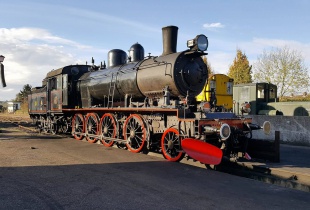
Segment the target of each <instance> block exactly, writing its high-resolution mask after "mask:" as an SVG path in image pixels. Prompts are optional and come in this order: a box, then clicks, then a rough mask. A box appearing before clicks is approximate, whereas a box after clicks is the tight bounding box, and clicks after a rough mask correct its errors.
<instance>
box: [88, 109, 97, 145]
mask: <svg viewBox="0 0 310 210" xmlns="http://www.w3.org/2000/svg"><path fill="white" fill-rule="evenodd" d="M87 134H92V135H97V134H98V116H97V114H95V113H89V114H87V116H86V139H87V141H88V142H89V143H95V142H96V141H97V140H98V138H96V137H91V136H88V135H87Z"/></svg>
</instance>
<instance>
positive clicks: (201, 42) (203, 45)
mask: <svg viewBox="0 0 310 210" xmlns="http://www.w3.org/2000/svg"><path fill="white" fill-rule="evenodd" d="M197 37H198V38H197V46H198V50H200V51H205V50H207V49H208V38H207V37H206V36H205V35H198V36H197Z"/></svg>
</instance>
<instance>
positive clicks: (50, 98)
mask: <svg viewBox="0 0 310 210" xmlns="http://www.w3.org/2000/svg"><path fill="white" fill-rule="evenodd" d="M162 32H163V53H162V55H160V56H150V55H149V56H146V57H145V55H144V48H143V47H142V45H140V44H138V43H136V44H134V45H132V46H131V47H130V50H129V55H127V54H126V53H125V52H124V51H123V50H120V49H114V50H111V51H110V52H109V53H108V62H107V65H105V63H104V64H103V65H102V64H101V65H100V66H96V65H94V63H93V65H89V66H88V65H71V66H66V67H63V68H60V69H57V70H53V71H51V72H49V73H48V74H47V77H46V78H45V79H44V80H43V83H42V87H38V88H35V89H33V92H32V94H30V95H29V97H28V102H29V114H30V116H31V118H33V119H34V121H35V122H36V124H37V126H38V128H40V129H41V130H44V131H46V132H52V133H57V132H71V134H72V135H73V136H74V138H75V139H77V140H81V139H83V138H84V137H85V138H86V140H87V141H88V142H90V143H94V142H97V141H99V142H101V143H102V144H103V145H105V146H108V147H110V146H112V145H116V146H117V147H120V148H125V149H128V150H130V151H131V152H135V153H137V152H143V153H147V152H149V151H153V152H159V153H162V154H163V156H164V157H165V158H166V159H168V160H169V161H173V162H178V161H180V160H181V159H182V158H183V157H184V156H185V155H187V157H188V158H192V159H195V160H198V161H200V162H202V163H205V164H219V163H220V162H221V160H222V158H223V156H225V157H228V158H232V157H233V158H237V157H238V156H239V154H240V153H241V154H242V156H245V155H246V149H247V142H248V141H249V140H250V139H251V136H252V131H253V130H258V129H262V128H263V129H264V131H265V132H266V133H268V132H269V131H270V124H269V123H268V122H266V123H264V126H263V127H261V126H259V125H254V124H252V122H251V119H250V118H244V117H243V116H241V117H238V116H236V115H234V114H233V113H224V112H214V110H212V109H210V101H207V100H202V101H196V96H197V95H198V94H199V93H201V91H202V90H203V88H204V85H205V84H206V81H207V78H208V71H207V66H206V64H205V63H204V62H203V59H202V56H204V55H207V53H206V52H205V51H206V50H207V48H208V38H207V37H206V36H205V35H202V34H200V35H197V36H196V37H195V38H193V39H191V40H188V41H187V47H188V49H186V50H184V51H180V52H177V51H176V49H177V33H178V27H176V26H168V27H164V28H163V29H162ZM243 111H244V110H243Z"/></svg>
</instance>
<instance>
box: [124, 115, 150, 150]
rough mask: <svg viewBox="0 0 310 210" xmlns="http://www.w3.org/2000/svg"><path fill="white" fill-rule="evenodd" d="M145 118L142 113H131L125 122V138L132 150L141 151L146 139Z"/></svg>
mask: <svg viewBox="0 0 310 210" xmlns="http://www.w3.org/2000/svg"><path fill="white" fill-rule="evenodd" d="M145 128H146V125H145V122H144V120H143V118H142V117H141V116H140V115H137V114H132V115H130V116H129V117H128V118H127V119H126V121H125V123H124V130H123V131H124V139H125V140H127V142H128V143H127V147H128V149H129V150H130V151H131V152H135V153H137V152H140V151H141V150H142V149H143V146H144V144H145V141H146V136H147V131H146V129H145Z"/></svg>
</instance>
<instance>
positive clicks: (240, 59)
mask: <svg viewBox="0 0 310 210" xmlns="http://www.w3.org/2000/svg"><path fill="white" fill-rule="evenodd" d="M251 70H252V65H250V64H249V61H248V58H247V56H246V55H245V53H242V51H241V50H240V49H237V53H236V57H235V59H234V62H233V64H232V65H231V66H230V67H229V71H228V76H229V77H231V78H233V79H234V84H241V83H251V82H252V76H251V73H252V71H251Z"/></svg>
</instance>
